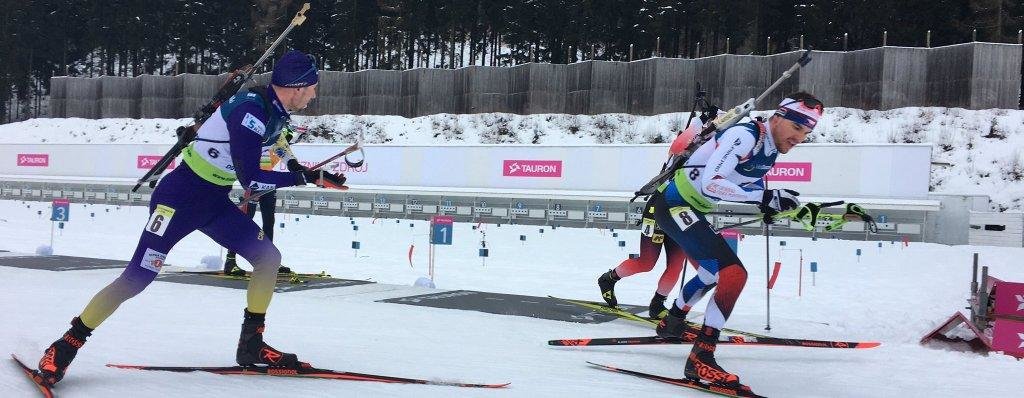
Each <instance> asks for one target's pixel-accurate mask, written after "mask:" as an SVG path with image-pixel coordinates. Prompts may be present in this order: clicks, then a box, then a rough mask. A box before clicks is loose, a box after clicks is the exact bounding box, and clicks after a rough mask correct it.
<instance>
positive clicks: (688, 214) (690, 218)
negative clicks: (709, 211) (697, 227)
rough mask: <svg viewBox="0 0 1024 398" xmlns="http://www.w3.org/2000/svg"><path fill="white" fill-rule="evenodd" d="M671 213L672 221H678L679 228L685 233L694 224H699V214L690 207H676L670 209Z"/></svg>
mask: <svg viewBox="0 0 1024 398" xmlns="http://www.w3.org/2000/svg"><path fill="white" fill-rule="evenodd" d="M669 213H671V214H672V219H673V220H676V224H678V225H679V228H680V229H682V230H683V231H685V230H687V229H689V228H690V227H692V226H693V224H696V223H697V221H700V218H699V217H697V214H696V213H694V212H693V210H692V209H690V208H689V207H674V208H671V209H669Z"/></svg>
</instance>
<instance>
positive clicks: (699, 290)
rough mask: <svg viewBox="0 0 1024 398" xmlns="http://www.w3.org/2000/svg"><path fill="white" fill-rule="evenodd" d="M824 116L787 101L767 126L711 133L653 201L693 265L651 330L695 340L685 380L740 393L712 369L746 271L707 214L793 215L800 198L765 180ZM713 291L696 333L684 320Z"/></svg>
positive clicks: (810, 104)
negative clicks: (727, 206) (743, 207)
mask: <svg viewBox="0 0 1024 398" xmlns="http://www.w3.org/2000/svg"><path fill="white" fill-rule="evenodd" d="M823 112H824V106H823V105H822V103H821V101H819V100H818V99H817V98H815V97H814V96H813V95H811V94H808V93H805V92H797V93H793V94H790V95H789V96H787V97H786V98H785V99H783V100H782V102H780V103H779V106H778V108H777V109H776V110H775V113H774V114H773V115H772V116H771V117H770V118H769V119H768V121H767V122H760V121H756V120H754V121H751V122H749V123H741V124H737V125H735V126H732V127H730V128H728V129H725V130H724V131H721V132H719V133H717V134H716V135H715V137H714V139H712V140H709V141H708V142H706V143H704V144H703V145H701V146H700V147H699V148H697V150H696V151H694V153H693V155H692V156H690V158H689V159H687V161H686V162H685V163H684V164H683V166H682V167H681V168H679V169H678V170H677V171H676V172H675V175H674V176H673V178H672V179H670V180H668V181H666V182H665V183H663V184H662V185H661V186H660V187H659V188H658V192H657V193H655V194H654V195H652V197H653V198H652V201H653V202H654V209H655V211H654V219H655V222H656V223H657V226H658V227H659V228H661V229H662V230H663V231H664V233H665V235H666V236H668V237H669V238H670V239H672V240H673V241H674V242H675V243H677V244H678V245H679V246H681V247H682V248H683V250H685V252H686V254H687V255H689V256H690V259H691V261H695V262H696V263H697V265H698V268H697V275H696V276H695V277H694V278H693V279H691V280H690V281H689V282H687V283H686V284H685V285H683V287H682V288H681V289H680V295H679V297H678V298H677V299H676V300H675V303H674V305H672V308H671V309H670V310H669V312H668V314H667V315H666V316H665V317H664V318H662V320H661V323H659V325H658V328H657V333H658V335H659V336H662V337H676V338H686V339H691V340H693V342H694V343H693V348H692V350H691V351H690V354H689V356H687V360H686V366H685V369H684V375H685V376H686V377H687V378H689V379H694V380H703V381H705V382H710V383H714V384H722V385H727V386H730V387H743V386H742V385H741V384H740V382H739V377H738V376H736V375H735V374H732V373H729V372H727V371H725V370H724V369H722V367H721V366H719V365H718V362H717V361H716V360H715V348H716V347H717V344H718V338H719V335H720V333H721V329H722V327H723V326H724V325H725V322H726V321H727V320H728V319H729V315H730V314H731V313H732V310H733V307H734V306H735V304H736V300H737V299H738V298H739V295H740V292H742V291H743V286H744V285H745V284H746V281H747V271H746V268H745V267H744V266H743V263H742V262H740V259H739V258H738V257H737V256H736V253H735V252H733V250H732V249H731V248H730V247H729V245H728V243H726V241H725V239H724V238H722V236H721V235H719V234H718V232H717V231H715V230H714V228H712V226H711V224H710V223H709V222H708V220H707V217H706V214H707V213H709V212H711V211H712V210H714V208H715V206H716V204H717V203H718V202H720V201H728V202H738V203H750V204H755V205H757V206H758V207H759V208H760V210H761V212H762V213H763V214H764V215H765V217H766V220H769V221H770V219H771V216H772V215H774V214H777V213H779V212H782V211H786V210H791V209H796V208H798V207H799V206H800V200H799V199H798V198H797V196H798V195H799V193H797V192H795V191H792V190H789V189H766V186H765V184H764V176H765V174H767V173H768V170H770V169H771V168H772V166H774V165H775V159H776V157H778V155H779V153H783V154H785V153H787V152H789V151H790V150H791V149H793V147H795V146H797V145H798V144H800V143H801V142H803V141H804V139H805V138H806V136H807V134H808V133H810V132H811V130H813V129H814V127H815V125H817V122H818V119H819V118H821V116H822V113H823ZM716 287H717V289H716V290H715V294H714V295H713V296H712V297H711V299H710V301H709V302H708V306H707V311H706V312H705V314H704V325H703V326H702V327H701V328H700V330H694V329H691V328H690V327H689V326H688V324H687V323H686V314H687V313H688V312H689V310H690V309H691V308H692V306H693V305H694V304H696V303H697V302H698V301H700V299H701V297H703V296H704V294H706V293H707V292H708V291H710V290H711V289H715V288H716Z"/></svg>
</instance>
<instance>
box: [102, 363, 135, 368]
mask: <svg viewBox="0 0 1024 398" xmlns="http://www.w3.org/2000/svg"><path fill="white" fill-rule="evenodd" d="M107 367H108V368H118V369H142V366H138V365H123V364H117V363H108V364H107Z"/></svg>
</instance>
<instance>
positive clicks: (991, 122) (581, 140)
mask: <svg viewBox="0 0 1024 398" xmlns="http://www.w3.org/2000/svg"><path fill="white" fill-rule="evenodd" d="M755 115H761V116H766V115H768V114H767V113H766V112H755ZM688 116H689V114H688V113H685V112H683V113H666V114H661V115H654V116H636V115H627V114H600V115H565V114H537V115H515V114H506V113H484V114H468V115H455V114H438V115H430V116H421V117H417V118H411V119H410V118H404V117H401V116H355V115H327V116H296V117H295V118H294V119H295V121H296V122H297V124H300V125H303V126H306V127H309V128H310V132H311V136H310V137H308V138H307V139H306V140H305V141H306V142H317V143H324V142H345V143H348V142H351V138H353V137H355V136H356V135H359V134H363V135H365V137H366V142H367V143H371V144H373V143H377V144H396V145H452V144H510V143H519V144H531V143H533V144H541V145H583V144H591V145H592V144H644V143H664V142H670V140H671V138H673V137H674V135H675V132H676V131H678V130H679V129H680V128H681V126H682V125H683V124H684V123H685V122H686V120H687V118H688ZM187 121H188V119H99V120H91V119H76V118H69V119H30V120H27V121H23V122H18V123H10V124H4V125H0V144H11V143H101V144H109V143H124V144H127V143H164V144H168V145H170V144H171V143H173V142H174V140H175V135H174V130H175V128H177V127H178V126H180V125H183V124H185V123H186V122H187ZM808 141H809V142H822V143H865V144H870V143H931V144H933V145H934V150H933V155H932V161H933V163H934V164H933V167H932V175H931V182H930V187H931V190H932V191H934V192H937V193H955V194H984V195H989V196H990V197H991V198H992V203H993V207H994V209H996V210H1017V211H1020V210H1024V202H1022V201H1024V150H1022V148H1024V110H1008V109H985V110H966V109H961V108H937V107H910V108H899V109H893V110H888V111H874V110H867V111H865V110H859V109H850V108H829V109H828V110H827V111H826V113H825V116H824V117H823V118H822V120H821V121H820V122H819V123H818V128H817V130H816V131H815V132H814V133H813V134H812V135H811V136H810V137H809V139H808Z"/></svg>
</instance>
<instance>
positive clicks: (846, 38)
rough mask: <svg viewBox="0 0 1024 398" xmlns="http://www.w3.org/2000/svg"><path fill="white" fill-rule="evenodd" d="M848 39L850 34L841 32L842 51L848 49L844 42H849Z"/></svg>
mask: <svg viewBox="0 0 1024 398" xmlns="http://www.w3.org/2000/svg"><path fill="white" fill-rule="evenodd" d="M849 40H850V34H849V33H843V51H848V49H849V47H847V45H846V44H847V43H848V42H849Z"/></svg>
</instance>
